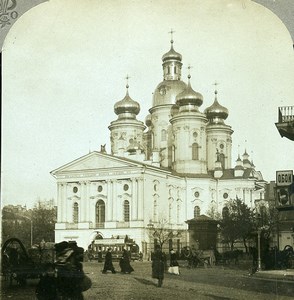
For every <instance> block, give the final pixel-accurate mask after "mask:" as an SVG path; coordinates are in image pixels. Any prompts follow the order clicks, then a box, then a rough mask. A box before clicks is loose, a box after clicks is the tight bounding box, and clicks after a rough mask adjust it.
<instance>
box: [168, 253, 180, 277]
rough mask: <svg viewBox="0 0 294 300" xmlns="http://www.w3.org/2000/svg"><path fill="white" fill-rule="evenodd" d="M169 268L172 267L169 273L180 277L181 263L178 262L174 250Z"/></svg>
mask: <svg viewBox="0 0 294 300" xmlns="http://www.w3.org/2000/svg"><path fill="white" fill-rule="evenodd" d="M169 266H170V267H169V269H168V273H170V274H175V275H180V271H179V263H178V261H177V254H176V252H175V251H174V250H173V249H171V250H170V264H169Z"/></svg>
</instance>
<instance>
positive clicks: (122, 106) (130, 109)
mask: <svg viewBox="0 0 294 300" xmlns="http://www.w3.org/2000/svg"><path fill="white" fill-rule="evenodd" d="M127 88H128V86H127ZM114 112H115V113H116V114H117V115H119V114H123V113H131V114H135V115H137V114H138V113H139V112H140V104H139V103H138V102H137V101H134V100H133V99H132V98H131V97H130V96H129V92H128V90H127V93H126V95H125V97H124V98H123V99H122V100H120V101H118V102H116V103H115V105H114Z"/></svg>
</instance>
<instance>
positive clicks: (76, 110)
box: [1, 0, 294, 207]
mask: <svg viewBox="0 0 294 300" xmlns="http://www.w3.org/2000/svg"><path fill="white" fill-rule="evenodd" d="M114 2H115V5H114ZM166 3H167V1H165V0H159V1H127V0H121V1H106V0H101V1H96V0H83V1H79V0H51V1H50V2H45V3H43V4H40V5H38V6H36V7H35V8H33V9H31V10H30V11H28V12H27V13H26V14H24V15H23V16H22V17H21V18H19V20H18V21H17V22H16V23H15V24H14V26H13V27H12V29H11V30H10V31H9V34H8V35H7V38H6V40H5V43H4V46H3V51H2V52H3V94H2V97H3V104H2V106H3V107H2V109H3V112H2V114H3V120H2V122H3V126H2V176H1V177H2V199H3V200H4V203H3V204H4V205H5V204H9V203H12V204H23V205H24V204H26V205H27V206H29V207H30V206H32V205H33V204H34V202H35V201H36V199H37V198H38V197H40V198H41V199H44V198H46V199H50V198H55V199H56V183H55V180H54V178H53V177H52V176H51V175H50V173H49V172H50V171H52V170H54V169H56V168H58V167H60V166H62V165H64V164H66V163H68V162H70V161H72V160H74V159H77V158H79V157H81V156H83V155H85V154H87V153H88V152H89V149H90V150H100V145H101V144H105V143H106V145H107V146H106V149H107V151H108V153H110V141H109V130H108V128H107V127H108V126H109V124H110V122H111V121H113V120H115V119H116V115H115V114H114V112H113V106H114V104H115V103H116V102H117V101H119V100H121V99H123V97H124V96H125V84H126V82H125V79H124V78H125V77H126V75H127V74H129V76H130V77H131V78H130V79H129V85H130V88H129V93H130V96H131V97H132V98H133V99H134V100H136V101H138V102H140V104H141V112H140V114H139V116H138V119H140V120H142V121H144V119H145V117H146V115H147V114H148V109H149V108H150V107H151V105H152V93H153V91H154V90H155V88H156V86H157V84H158V83H159V82H160V81H162V66H161V63H162V61H161V57H162V55H163V54H164V53H166V52H167V51H168V50H169V48H170V36H169V34H168V32H169V31H170V29H171V28H173V29H174V30H175V34H174V47H175V50H176V51H177V52H179V53H181V54H182V56H183V71H182V74H183V77H182V79H183V80H184V81H187V75H188V70H187V66H188V64H191V65H192V66H193V68H192V70H191V75H192V78H191V84H192V87H193V89H194V90H196V91H198V92H200V93H201V94H202V95H203V96H204V102H203V105H202V106H201V108H200V110H202V111H204V109H205V108H206V107H208V106H210V105H211V104H212V102H213V99H214V86H213V83H214V82H215V81H217V82H218V83H219V85H218V92H219V94H218V95H219V98H218V100H219V102H220V103H221V104H222V105H223V106H226V107H227V108H228V109H229V117H228V119H227V121H226V123H227V124H229V125H231V126H232V129H233V130H234V134H233V150H232V152H233V162H232V164H233V166H234V165H235V160H236V159H237V155H238V148H239V151H240V154H243V152H244V149H245V147H246V148H247V152H248V153H249V155H250V159H252V158H253V161H254V164H255V165H256V169H257V170H260V171H261V172H262V173H263V175H264V178H265V179H266V180H274V179H275V173H276V170H283V169H293V166H294V163H293V162H294V159H293V157H294V147H293V142H291V141H290V140H288V139H285V138H281V137H280V135H279V133H278V131H277V129H276V127H275V122H277V116H278V106H286V105H293V94H294V84H293V79H294V53H293V48H292V40H291V36H290V34H289V32H288V30H287V29H286V27H285V25H284V24H283V23H282V22H281V21H280V19H278V18H277V16H275V15H274V14H273V13H272V12H271V11H270V10H268V9H266V8H264V7H263V6H261V5H259V4H256V3H254V2H253V1H249V0H205V1H203V0H199V1H198V0H193V1H192V0H191V1H188V0H186V1H180V0H170V1H168V3H169V4H168V5H167V4H166ZM245 141H247V142H245ZM238 145H240V147H238Z"/></svg>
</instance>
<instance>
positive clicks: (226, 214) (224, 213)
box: [222, 206, 229, 219]
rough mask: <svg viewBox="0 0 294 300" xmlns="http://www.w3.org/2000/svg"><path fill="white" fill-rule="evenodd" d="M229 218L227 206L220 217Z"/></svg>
mask: <svg viewBox="0 0 294 300" xmlns="http://www.w3.org/2000/svg"><path fill="white" fill-rule="evenodd" d="M228 216H229V209H228V207H227V206H225V207H224V208H223V210H222V217H223V218H224V219H225V218H227V217H228Z"/></svg>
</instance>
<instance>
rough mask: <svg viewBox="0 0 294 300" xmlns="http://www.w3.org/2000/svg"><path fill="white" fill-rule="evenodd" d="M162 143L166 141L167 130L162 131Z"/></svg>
mask: <svg viewBox="0 0 294 300" xmlns="http://www.w3.org/2000/svg"><path fill="white" fill-rule="evenodd" d="M161 141H162V142H165V141H166V130H165V129H162V130H161Z"/></svg>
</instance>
